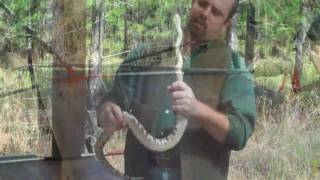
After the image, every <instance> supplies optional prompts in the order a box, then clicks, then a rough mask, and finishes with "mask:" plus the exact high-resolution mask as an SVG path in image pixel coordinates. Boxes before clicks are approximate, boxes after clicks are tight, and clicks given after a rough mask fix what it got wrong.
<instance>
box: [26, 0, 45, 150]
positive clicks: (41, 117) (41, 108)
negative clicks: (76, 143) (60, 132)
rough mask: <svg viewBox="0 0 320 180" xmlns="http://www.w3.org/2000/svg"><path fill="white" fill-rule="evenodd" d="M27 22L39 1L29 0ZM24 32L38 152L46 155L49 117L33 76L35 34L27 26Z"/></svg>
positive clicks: (30, 22) (30, 21) (30, 23)
mask: <svg viewBox="0 0 320 180" xmlns="http://www.w3.org/2000/svg"><path fill="white" fill-rule="evenodd" d="M29 2H30V3H29V7H28V8H29V14H28V16H29V20H28V21H29V22H28V24H29V25H28V26H29V27H30V28H32V20H31V17H32V15H33V14H34V13H35V12H36V9H37V7H39V3H40V2H39V1H37V0H30V1H29ZM26 33H27V35H28V36H27V45H28V47H27V54H28V71H29V75H30V80H31V84H32V88H33V89H35V90H36V94H37V103H38V115H37V116H38V117H37V119H38V128H39V149H40V152H41V153H42V154H43V155H46V152H47V151H48V150H47V149H46V148H47V147H48V146H47V143H48V135H49V134H50V123H49V118H48V115H47V112H46V108H45V105H44V102H43V100H42V96H41V93H40V90H39V87H38V86H37V84H36V77H35V73H34V69H33V62H37V57H38V56H36V55H35V54H36V51H35V45H34V40H33V37H34V36H35V34H33V33H34V32H30V31H29V30H28V29H27V28H26Z"/></svg>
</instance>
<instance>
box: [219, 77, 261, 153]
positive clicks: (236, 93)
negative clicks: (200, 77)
mask: <svg viewBox="0 0 320 180" xmlns="http://www.w3.org/2000/svg"><path fill="white" fill-rule="evenodd" d="M220 104H223V106H221V107H223V108H222V111H224V112H225V113H226V114H227V116H228V119H229V121H230V129H229V132H228V134H227V137H226V139H225V142H224V143H225V145H226V146H227V147H229V148H230V149H232V150H241V149H243V148H244V147H245V145H246V143H247V141H248V139H249V137H250V136H251V135H252V133H253V130H254V126H255V120H256V104H255V94H254V81H253V78H252V76H251V75H250V73H249V72H248V73H234V74H230V75H228V76H227V78H226V82H225V85H224V87H223V92H222V95H221V100H220ZM220 109H221V108H220Z"/></svg>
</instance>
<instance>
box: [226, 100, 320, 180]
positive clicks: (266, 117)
mask: <svg viewBox="0 0 320 180" xmlns="http://www.w3.org/2000/svg"><path fill="white" fill-rule="evenodd" d="M306 105H307V104H304V103H303V100H302V99H301V97H295V98H293V99H290V100H287V101H286V102H285V103H284V104H283V105H280V106H279V107H277V108H276V109H271V110H266V109H265V110H263V111H262V112H261V113H260V116H259V118H258V120H257V127H256V130H255V132H254V134H253V137H252V138H251V139H250V141H249V142H248V144H247V147H246V148H245V150H243V151H241V152H233V153H232V159H231V167H230V177H231V178H230V179H270V180H271V179H297V180H298V179H299V180H300V179H318V178H320V171H319V169H318V168H317V167H320V152H319V148H320V129H319V128H320V110H319V108H318V107H319V106H318V107H316V106H314V107H313V106H312V105H310V106H309V107H311V108H306V107H307V106H306ZM239 177H240V178H239Z"/></svg>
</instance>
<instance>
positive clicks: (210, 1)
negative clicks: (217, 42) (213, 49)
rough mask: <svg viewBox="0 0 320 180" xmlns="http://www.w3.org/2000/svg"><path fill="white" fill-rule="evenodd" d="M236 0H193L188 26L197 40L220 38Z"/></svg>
mask: <svg viewBox="0 0 320 180" xmlns="http://www.w3.org/2000/svg"><path fill="white" fill-rule="evenodd" d="M233 2H234V0H193V3H192V7H191V13H190V19H189V24H188V27H189V29H190V32H191V35H192V37H193V38H194V39H197V40H213V39H219V38H220V37H219V36H220V35H221V33H222V32H223V31H224V30H225V29H226V27H227V26H228V25H229V20H228V19H227V18H228V16H229V12H230V10H231V8H232V5H233Z"/></svg>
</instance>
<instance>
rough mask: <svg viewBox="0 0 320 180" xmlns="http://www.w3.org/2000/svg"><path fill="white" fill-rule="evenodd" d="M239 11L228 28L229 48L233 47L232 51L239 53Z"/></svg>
mask: <svg viewBox="0 0 320 180" xmlns="http://www.w3.org/2000/svg"><path fill="white" fill-rule="evenodd" d="M239 15H240V13H239V11H238V12H237V13H236V14H235V15H234V16H233V18H232V19H231V24H230V26H229V28H228V31H227V32H228V33H227V42H228V45H229V47H231V49H232V50H234V51H237V50H238V36H237V23H238V18H239Z"/></svg>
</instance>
